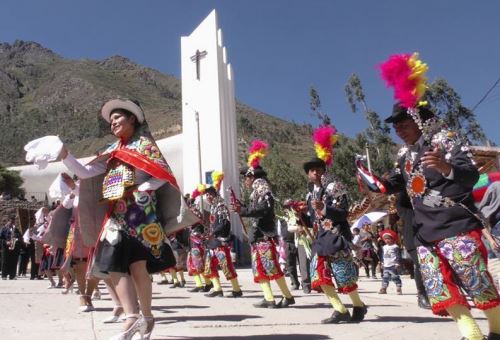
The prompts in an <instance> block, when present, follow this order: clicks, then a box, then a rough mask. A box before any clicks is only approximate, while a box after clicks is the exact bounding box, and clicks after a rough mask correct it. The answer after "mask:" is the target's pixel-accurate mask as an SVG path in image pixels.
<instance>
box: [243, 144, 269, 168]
mask: <svg viewBox="0 0 500 340" xmlns="http://www.w3.org/2000/svg"><path fill="white" fill-rule="evenodd" d="M267 149H268V145H267V144H266V143H265V142H263V141H261V140H258V139H256V140H254V141H252V145H250V148H249V149H248V153H249V155H248V166H249V167H252V168H254V169H255V168H256V167H258V166H259V165H260V161H261V160H262V158H264V157H265V156H266V155H267Z"/></svg>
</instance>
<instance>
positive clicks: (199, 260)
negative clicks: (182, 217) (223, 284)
mask: <svg viewBox="0 0 500 340" xmlns="http://www.w3.org/2000/svg"><path fill="white" fill-rule="evenodd" d="M204 257H205V250H204V249H203V247H202V245H201V244H199V243H191V250H190V252H189V254H188V260H187V267H188V273H189V275H200V274H203V271H204V269H205V262H204Z"/></svg>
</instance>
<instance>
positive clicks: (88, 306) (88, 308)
mask: <svg viewBox="0 0 500 340" xmlns="http://www.w3.org/2000/svg"><path fill="white" fill-rule="evenodd" d="M82 301H83V303H84V305H82V304H81V303H82ZM78 309H79V310H80V312H84V313H88V312H93V311H95V308H94V306H93V305H92V301H91V300H90V296H88V295H80V307H78Z"/></svg>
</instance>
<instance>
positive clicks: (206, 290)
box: [201, 283, 214, 293]
mask: <svg viewBox="0 0 500 340" xmlns="http://www.w3.org/2000/svg"><path fill="white" fill-rule="evenodd" d="M213 287H214V285H213V284H212V283H210V284H208V285H205V286H203V290H201V291H202V292H205V293H207V292H209V291H210V289H212V288H213Z"/></svg>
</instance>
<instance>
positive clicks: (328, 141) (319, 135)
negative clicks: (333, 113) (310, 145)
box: [313, 125, 337, 148]
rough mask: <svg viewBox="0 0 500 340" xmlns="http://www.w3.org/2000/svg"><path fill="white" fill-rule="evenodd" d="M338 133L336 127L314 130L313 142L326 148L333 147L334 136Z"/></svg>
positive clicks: (327, 126) (323, 127) (329, 126)
mask: <svg viewBox="0 0 500 340" xmlns="http://www.w3.org/2000/svg"><path fill="white" fill-rule="evenodd" d="M336 133H337V130H336V129H335V127H333V126H331V125H325V126H321V127H319V128H317V129H316V130H314V133H313V141H314V143H317V144H319V145H321V146H322V147H324V148H331V147H332V136H333V135H334V134H336Z"/></svg>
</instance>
